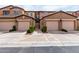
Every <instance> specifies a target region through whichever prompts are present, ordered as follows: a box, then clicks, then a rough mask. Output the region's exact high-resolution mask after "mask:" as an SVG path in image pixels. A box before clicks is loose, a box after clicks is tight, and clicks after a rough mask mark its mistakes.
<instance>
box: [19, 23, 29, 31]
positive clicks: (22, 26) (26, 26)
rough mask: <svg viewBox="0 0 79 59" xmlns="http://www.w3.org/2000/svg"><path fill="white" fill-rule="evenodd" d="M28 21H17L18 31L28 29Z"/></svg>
mask: <svg viewBox="0 0 79 59" xmlns="http://www.w3.org/2000/svg"><path fill="white" fill-rule="evenodd" d="M29 24H30V23H29V22H18V30H19V31H26V30H27V29H29Z"/></svg>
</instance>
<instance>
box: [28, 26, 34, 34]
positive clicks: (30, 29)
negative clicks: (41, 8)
mask: <svg viewBox="0 0 79 59" xmlns="http://www.w3.org/2000/svg"><path fill="white" fill-rule="evenodd" d="M34 30H35V27H33V26H31V27H30V28H29V29H28V30H27V33H32V32H34Z"/></svg>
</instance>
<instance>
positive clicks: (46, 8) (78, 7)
mask: <svg viewBox="0 0 79 59" xmlns="http://www.w3.org/2000/svg"><path fill="white" fill-rule="evenodd" d="M4 6H7V5H0V8H2V7H4ZM14 6H19V7H22V8H24V9H25V10H28V11H59V10H64V11H77V10H79V5H14Z"/></svg>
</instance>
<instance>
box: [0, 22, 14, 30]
mask: <svg viewBox="0 0 79 59" xmlns="http://www.w3.org/2000/svg"><path fill="white" fill-rule="evenodd" d="M13 25H15V23H14V22H0V30H3V31H4V30H5V31H9V30H10V29H12V27H13Z"/></svg>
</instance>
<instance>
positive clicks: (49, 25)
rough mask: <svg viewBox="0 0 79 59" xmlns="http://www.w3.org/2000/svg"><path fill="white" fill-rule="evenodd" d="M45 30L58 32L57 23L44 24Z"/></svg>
mask: <svg viewBox="0 0 79 59" xmlns="http://www.w3.org/2000/svg"><path fill="white" fill-rule="evenodd" d="M46 26H47V30H58V21H48V22H46Z"/></svg>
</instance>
